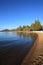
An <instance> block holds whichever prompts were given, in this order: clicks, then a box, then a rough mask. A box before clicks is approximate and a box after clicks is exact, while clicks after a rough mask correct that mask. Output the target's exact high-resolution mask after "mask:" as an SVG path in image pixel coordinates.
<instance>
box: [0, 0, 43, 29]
mask: <svg viewBox="0 0 43 65" xmlns="http://www.w3.org/2000/svg"><path fill="white" fill-rule="evenodd" d="M37 19H39V20H40V22H41V24H43V0H0V29H5V28H8V29H12V28H13V29H14V28H17V27H18V26H20V25H21V26H23V25H31V24H32V23H33V22H34V20H37Z"/></svg>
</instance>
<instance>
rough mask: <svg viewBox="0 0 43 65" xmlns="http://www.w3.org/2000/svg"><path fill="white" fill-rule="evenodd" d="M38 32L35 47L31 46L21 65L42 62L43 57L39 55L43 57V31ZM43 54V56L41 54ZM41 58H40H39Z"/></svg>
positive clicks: (33, 64)
mask: <svg viewBox="0 0 43 65" xmlns="http://www.w3.org/2000/svg"><path fill="white" fill-rule="evenodd" d="M36 33H37V34H38V38H37V39H36V42H35V43H34V45H33V47H32V48H31V50H30V52H29V53H28V54H27V55H26V57H25V58H24V60H23V62H22V63H21V65H36V63H37V65H38V64H39V62H40V63H42V62H43V61H40V60H41V59H40V58H38V57H41V58H43V57H42V56H43V32H36ZM40 55H42V56H40ZM39 59H40V60H39Z"/></svg>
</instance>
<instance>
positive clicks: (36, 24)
mask: <svg viewBox="0 0 43 65" xmlns="http://www.w3.org/2000/svg"><path fill="white" fill-rule="evenodd" d="M31 29H32V30H33V31H38V30H41V24H40V21H39V20H35V22H34V23H33V24H32V25H31Z"/></svg>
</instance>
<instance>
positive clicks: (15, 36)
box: [0, 32, 37, 65]
mask: <svg viewBox="0 0 43 65" xmlns="http://www.w3.org/2000/svg"><path fill="white" fill-rule="evenodd" d="M35 36H37V35H36V34H29V33H28V34H26V33H14V32H0V65H20V64H21V62H22V60H23V59H24V57H25V56H26V54H27V53H28V52H29V50H30V49H31V47H32V46H33V44H34V42H35Z"/></svg>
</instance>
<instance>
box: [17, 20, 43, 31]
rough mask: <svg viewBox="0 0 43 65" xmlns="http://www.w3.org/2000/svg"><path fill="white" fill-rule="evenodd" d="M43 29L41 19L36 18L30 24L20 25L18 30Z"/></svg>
mask: <svg viewBox="0 0 43 65" xmlns="http://www.w3.org/2000/svg"><path fill="white" fill-rule="evenodd" d="M41 30H43V25H41V23H40V21H39V20H35V22H34V23H32V24H31V25H30V26H29V25H27V26H19V27H18V28H16V31H41Z"/></svg>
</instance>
